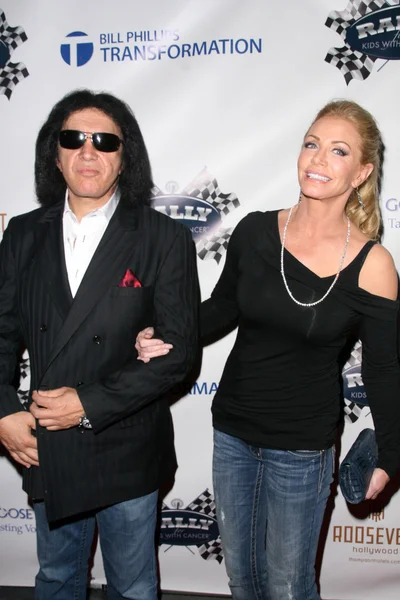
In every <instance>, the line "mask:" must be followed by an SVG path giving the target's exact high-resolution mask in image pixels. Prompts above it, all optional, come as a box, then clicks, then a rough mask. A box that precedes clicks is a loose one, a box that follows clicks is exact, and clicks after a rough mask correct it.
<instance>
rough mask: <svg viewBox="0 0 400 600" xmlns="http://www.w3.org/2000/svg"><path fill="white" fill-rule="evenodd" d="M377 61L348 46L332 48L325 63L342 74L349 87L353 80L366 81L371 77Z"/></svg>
mask: <svg viewBox="0 0 400 600" xmlns="http://www.w3.org/2000/svg"><path fill="white" fill-rule="evenodd" d="M376 60H377V58H376V57H374V56H367V55H366V54H362V53H361V52H358V51H356V50H352V49H351V48H349V47H348V46H343V47H342V48H330V50H329V51H328V53H327V55H326V57H325V61H326V62H327V63H329V64H331V65H333V66H334V67H336V68H337V69H339V71H340V72H341V73H342V75H343V77H344V79H345V81H346V83H347V85H348V84H349V83H350V81H351V80H352V79H358V80H360V81H364V80H365V79H367V77H369V76H370V75H371V73H372V70H373V68H374V63H375V61H376Z"/></svg>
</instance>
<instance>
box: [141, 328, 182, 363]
mask: <svg viewBox="0 0 400 600" xmlns="http://www.w3.org/2000/svg"><path fill="white" fill-rule="evenodd" d="M153 335H154V329H153V327H146V329H143V330H142V331H140V332H139V333H138V335H137V337H136V344H135V348H136V350H137V352H138V357H137V359H138V360H141V361H143V362H144V363H148V362H149V361H150V360H151V359H152V358H156V356H163V355H164V354H168V352H169V351H170V350H172V348H173V345H172V344H165V343H164V342H163V340H158V339H154V338H153Z"/></svg>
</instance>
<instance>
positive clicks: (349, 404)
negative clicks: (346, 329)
mask: <svg viewBox="0 0 400 600" xmlns="http://www.w3.org/2000/svg"><path fill="white" fill-rule="evenodd" d="M361 359H362V345H361V342H360V341H358V342H356V343H355V344H354V347H353V349H352V351H351V353H350V356H349V358H348V359H347V361H346V364H345V365H344V367H343V371H344V372H345V371H347V370H348V369H351V368H352V367H358V366H359V367H360V369H361ZM363 408H366V407H365V406H364V405H363V404H357V403H356V402H353V401H352V400H347V398H344V416H345V420H346V421H348V422H350V423H355V422H356V421H357V420H358V419H359V418H360V416H361V413H362V410H363Z"/></svg>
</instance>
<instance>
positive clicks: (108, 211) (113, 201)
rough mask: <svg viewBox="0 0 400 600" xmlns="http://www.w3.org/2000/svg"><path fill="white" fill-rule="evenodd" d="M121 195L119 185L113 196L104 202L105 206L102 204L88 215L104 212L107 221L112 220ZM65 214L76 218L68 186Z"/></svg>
mask: <svg viewBox="0 0 400 600" xmlns="http://www.w3.org/2000/svg"><path fill="white" fill-rule="evenodd" d="M120 197H121V193H120V191H119V189H118V187H117V188H116V190H115V192H114V193H113V195H112V196H111V198H110V199H109V200H108V201H107V202H106V204H103V206H100V207H99V208H95V209H94V210H92V211H90V212H89V213H88V214H87V215H85V216H88V215H93V214H102V215H104V216H105V217H106V219H107V221H108V222H109V221H110V220H111V217H112V216H113V214H114V213H115V210H116V208H117V206H118V204H119V201H120ZM65 214H69V215H70V216H71V217H73V218H76V217H75V214H74V212H73V210H72V208H71V206H70V204H69V199H68V188H67V190H66V192H65V201H64V212H63V216H64V215H65Z"/></svg>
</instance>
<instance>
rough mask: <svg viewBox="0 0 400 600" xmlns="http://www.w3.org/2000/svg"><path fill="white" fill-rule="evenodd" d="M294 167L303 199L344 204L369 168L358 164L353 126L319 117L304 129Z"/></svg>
mask: <svg viewBox="0 0 400 600" xmlns="http://www.w3.org/2000/svg"><path fill="white" fill-rule="evenodd" d="M297 168H298V178H299V184H300V188H301V191H302V193H303V195H304V196H306V197H309V198H314V199H317V200H327V199H335V198H338V199H341V200H344V202H346V201H347V199H348V197H349V196H350V194H351V192H352V191H353V189H354V188H356V187H358V186H359V185H361V183H363V181H365V179H367V177H368V176H369V174H370V173H371V172H372V170H373V165H372V164H367V165H362V164H361V139H360V135H359V133H358V131H357V129H356V128H355V126H354V125H353V123H351V122H350V121H347V120H346V119H341V118H338V117H323V118H321V119H318V121H316V122H315V123H314V124H313V125H311V127H310V129H309V130H308V132H307V134H306V136H305V138H304V142H303V146H302V149H301V152H300V156H299V159H298V163H297Z"/></svg>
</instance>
